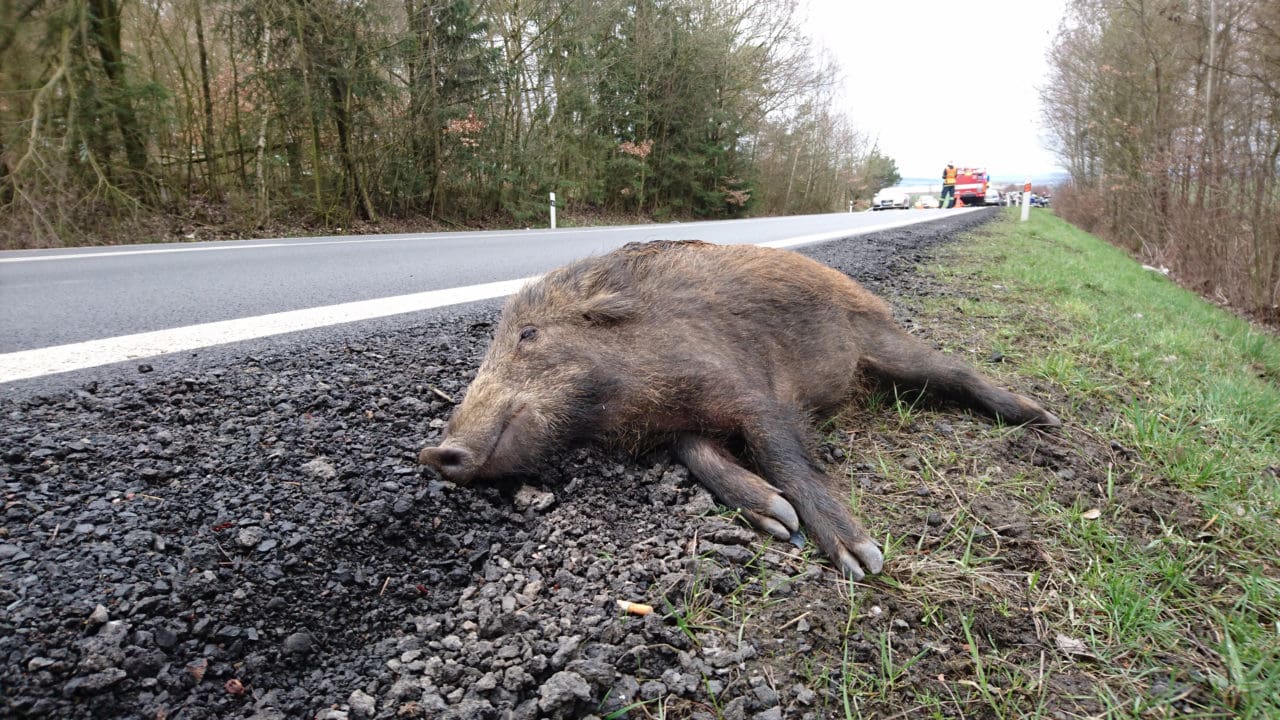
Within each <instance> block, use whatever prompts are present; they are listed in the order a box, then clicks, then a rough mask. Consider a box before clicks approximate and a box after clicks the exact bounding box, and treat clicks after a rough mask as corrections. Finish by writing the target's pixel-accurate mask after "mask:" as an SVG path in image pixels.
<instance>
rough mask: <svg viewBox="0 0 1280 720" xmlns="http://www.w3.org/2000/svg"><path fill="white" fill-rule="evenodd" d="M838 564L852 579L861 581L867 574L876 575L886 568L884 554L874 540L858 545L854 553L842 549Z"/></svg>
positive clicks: (866, 540) (860, 542) (854, 547)
mask: <svg viewBox="0 0 1280 720" xmlns="http://www.w3.org/2000/svg"><path fill="white" fill-rule="evenodd" d="M855 556H856V557H855ZM838 564H839V566H840V569H841V570H842V571H843V572H844V574H845V575H847V576H848V577H849V578H850V579H852V580H861V579H862V578H864V577H866V576H867V573H870V574H872V575H876V574H878V573H879V572H880V571H881V570H882V569H883V568H884V553H882V552H880V547H879V546H878V545H876V543H875V541H874V540H872V539H871V538H867V539H865V540H862V541H859V542H858V543H856V544H855V545H854V546H853V552H852V553H850V552H849V551H848V550H846V549H844V548H840V558H839V563H838Z"/></svg>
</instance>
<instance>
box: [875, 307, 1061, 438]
mask: <svg viewBox="0 0 1280 720" xmlns="http://www.w3.org/2000/svg"><path fill="white" fill-rule="evenodd" d="M860 364H861V365H862V367H864V368H865V369H866V370H869V371H870V372H871V374H872V375H873V376H876V377H877V378H879V379H881V380H885V381H888V382H891V383H893V384H894V385H896V386H898V387H901V388H904V389H908V390H916V391H925V392H928V393H931V394H933V395H937V396H941V397H944V398H947V399H949V400H952V401H955V402H958V403H960V404H962V405H964V406H966V407H970V408H973V409H975V410H978V411H980V412H983V413H986V414H988V415H991V416H993V417H995V418H997V419H998V420H1000V421H1001V422H1006V423H1010V424H1013V425H1026V424H1030V425H1043V426H1046V427H1057V426H1058V425H1061V424H1062V421H1061V420H1059V419H1058V418H1057V416H1055V415H1054V414H1053V413H1051V412H1049V411H1048V410H1045V409H1044V408H1042V407H1040V405H1039V404H1038V403H1036V401H1034V400H1032V399H1031V398H1028V397H1024V396H1022V395H1019V394H1017V393H1012V392H1009V391H1008V390H1003V389H1001V388H998V387H996V386H994V385H992V384H991V383H990V382H988V381H987V379H986V378H984V377H983V376H982V375H980V374H979V373H978V372H977V371H976V370H974V369H973V368H970V367H969V366H967V365H965V364H964V363H962V362H958V361H956V360H952V359H951V358H949V357H947V356H946V355H944V354H942V353H940V352H938V351H937V350H934V349H933V348H930V347H927V346H925V345H924V344H922V343H921V342H920V341H918V340H916V339H915V338H913V337H911V336H910V335H907V334H906V333H904V332H900V331H897V330H891V331H886V332H885V333H883V334H882V335H881V337H880V343H879V346H878V347H875V348H873V349H871V352H869V353H868V354H867V355H865V356H864V357H863V358H862V359H861V363H860Z"/></svg>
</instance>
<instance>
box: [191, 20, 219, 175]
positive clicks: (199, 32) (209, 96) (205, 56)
mask: <svg viewBox="0 0 1280 720" xmlns="http://www.w3.org/2000/svg"><path fill="white" fill-rule="evenodd" d="M194 5H195V13H196V49H197V51H198V52H199V55H200V92H201V95H202V96H203V99H204V133H203V134H204V142H203V143H201V144H202V145H203V146H204V161H205V169H204V171H205V180H206V182H207V184H208V187H209V192H210V194H213V195H217V193H218V186H217V177H218V163H217V160H216V159H215V157H214V156H215V155H216V154H217V153H216V149H215V147H214V145H215V144H216V141H215V139H214V134H213V93H211V92H210V91H209V52H208V50H206V49H205V43H204V10H203V9H202V8H201V7H200V0H195V2H194Z"/></svg>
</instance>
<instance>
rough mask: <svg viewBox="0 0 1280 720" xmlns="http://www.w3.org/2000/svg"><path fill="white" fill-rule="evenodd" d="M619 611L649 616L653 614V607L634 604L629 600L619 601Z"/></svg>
mask: <svg viewBox="0 0 1280 720" xmlns="http://www.w3.org/2000/svg"><path fill="white" fill-rule="evenodd" d="M618 609H619V610H621V611H623V612H627V613H631V614H632V615H648V614H649V613H651V612H653V606H652V605H645V604H644V603H633V602H630V601H628V600H619V601H618Z"/></svg>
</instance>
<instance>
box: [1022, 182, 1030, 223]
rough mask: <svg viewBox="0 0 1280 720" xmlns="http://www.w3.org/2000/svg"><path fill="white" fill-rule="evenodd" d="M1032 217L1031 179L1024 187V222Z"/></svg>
mask: <svg viewBox="0 0 1280 720" xmlns="http://www.w3.org/2000/svg"><path fill="white" fill-rule="evenodd" d="M1029 217H1031V178H1027V182H1026V183H1024V184H1023V186H1022V222H1026V221H1027V218H1029Z"/></svg>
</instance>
